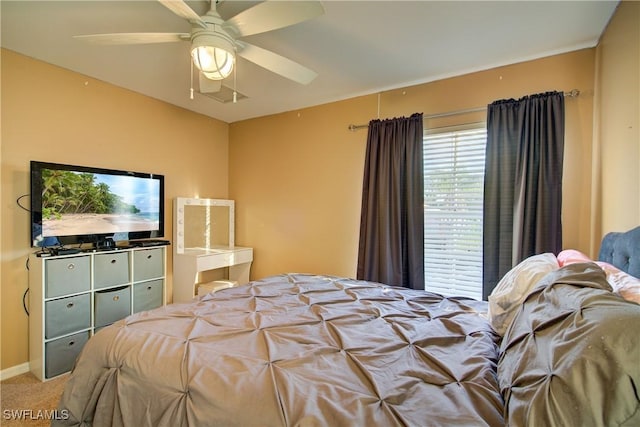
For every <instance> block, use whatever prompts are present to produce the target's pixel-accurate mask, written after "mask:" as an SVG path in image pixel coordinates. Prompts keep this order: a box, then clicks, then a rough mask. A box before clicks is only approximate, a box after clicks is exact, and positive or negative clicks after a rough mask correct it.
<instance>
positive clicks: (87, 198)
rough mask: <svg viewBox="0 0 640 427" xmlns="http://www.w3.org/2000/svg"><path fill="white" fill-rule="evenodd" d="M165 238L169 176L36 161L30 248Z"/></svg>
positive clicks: (32, 177) (32, 193) (32, 194)
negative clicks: (165, 189) (167, 181)
mask: <svg viewBox="0 0 640 427" xmlns="http://www.w3.org/2000/svg"><path fill="white" fill-rule="evenodd" d="M163 236H164V176H163V175H157V174H151V173H141V172H130V171H122V170H115V169H102V168H95V167H89V166H73V165H64V164H57V163H46V162H39V161H31V246H32V247H48V246H59V245H73V244H79V245H80V244H93V245H94V246H95V247H98V248H101V247H107V248H108V247H110V246H112V245H113V244H114V242H116V241H122V240H135V239H145V238H152V237H153V238H155V237H163Z"/></svg>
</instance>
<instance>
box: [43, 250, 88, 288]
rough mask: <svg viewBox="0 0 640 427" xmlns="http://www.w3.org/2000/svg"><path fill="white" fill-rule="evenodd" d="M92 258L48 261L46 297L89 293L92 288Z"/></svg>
mask: <svg viewBox="0 0 640 427" xmlns="http://www.w3.org/2000/svg"><path fill="white" fill-rule="evenodd" d="M89 260H90V257H89V256H79V257H69V258H59V259H50V260H46V261H45V264H44V267H45V297H46V298H53V297H59V296H62V295H68V294H74V293H77V292H82V291H88V290H89V288H90V287H91V268H90V261H89Z"/></svg>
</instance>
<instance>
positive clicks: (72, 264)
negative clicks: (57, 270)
mask: <svg viewBox="0 0 640 427" xmlns="http://www.w3.org/2000/svg"><path fill="white" fill-rule="evenodd" d="M67 268H68V269H69V270H73V269H74V268H76V265H75V264H74V263H69V264H68V265H67Z"/></svg>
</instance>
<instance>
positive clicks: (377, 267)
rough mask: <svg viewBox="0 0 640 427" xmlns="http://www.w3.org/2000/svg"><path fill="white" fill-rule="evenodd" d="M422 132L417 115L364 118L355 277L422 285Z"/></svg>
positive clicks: (410, 286)
mask: <svg viewBox="0 0 640 427" xmlns="http://www.w3.org/2000/svg"><path fill="white" fill-rule="evenodd" d="M422 134H423V124H422V114H413V115H412V116H411V117H409V118H406V117H401V118H395V119H389V120H372V121H371V122H370V123H369V133H368V136H367V153H366V160H365V168H364V169H365V170H364V180H363V194H362V211H361V216H360V242H359V248H358V270H357V277H358V279H361V280H370V281H374V282H381V283H386V284H388V285H394V286H404V287H407V288H413V289H424V176H423V160H422V159H423V154H422Z"/></svg>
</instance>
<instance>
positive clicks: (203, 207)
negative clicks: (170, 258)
mask: <svg viewBox="0 0 640 427" xmlns="http://www.w3.org/2000/svg"><path fill="white" fill-rule="evenodd" d="M174 207H175V212H174V217H175V220H176V224H175V239H174V240H175V242H174V247H175V249H176V252H177V253H184V251H185V250H192V249H195V250H209V249H216V248H229V247H233V246H235V237H234V217H235V212H234V209H235V208H234V201H233V200H225V199H197V198H186V197H177V198H176V200H175V206H174Z"/></svg>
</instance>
